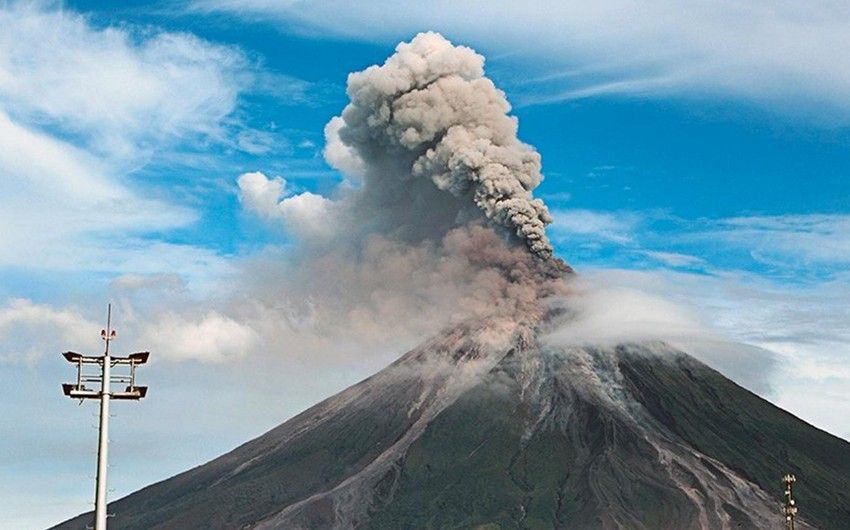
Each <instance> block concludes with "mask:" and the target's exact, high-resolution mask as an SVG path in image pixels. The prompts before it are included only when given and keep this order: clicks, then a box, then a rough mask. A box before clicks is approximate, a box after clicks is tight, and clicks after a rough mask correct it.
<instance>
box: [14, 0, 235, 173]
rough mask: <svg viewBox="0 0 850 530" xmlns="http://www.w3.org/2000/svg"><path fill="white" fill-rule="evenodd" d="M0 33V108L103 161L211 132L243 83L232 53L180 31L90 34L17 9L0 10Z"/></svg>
mask: <svg viewBox="0 0 850 530" xmlns="http://www.w3.org/2000/svg"><path fill="white" fill-rule="evenodd" d="M0 27H3V32H2V33H0V104H2V107H3V108H5V109H6V110H7V112H8V113H9V114H11V115H12V116H13V117H14V119H15V120H16V121H19V122H27V123H39V124H47V125H49V126H52V127H56V128H58V129H60V130H62V131H64V132H66V133H68V134H73V135H77V136H78V137H79V136H80V135H81V136H82V137H83V138H84V143H86V144H87V146H89V147H90V148H92V149H93V150H95V151H96V152H98V153H101V154H105V155H107V156H110V157H118V158H122V159H124V158H127V156H128V155H131V154H135V153H137V152H138V151H144V150H145V149H146V148H155V147H156V146H157V144H160V143H162V142H164V141H174V140H176V139H179V138H183V137H185V136H187V135H194V134H204V135H215V134H218V132H217V131H218V129H219V128H220V126H221V120H222V119H223V118H224V117H226V116H227V115H228V114H230V113H231V112H232V111H233V109H234V108H235V106H236V103H237V98H238V96H239V91H240V88H241V86H243V85H245V84H247V83H248V82H249V79H247V78H246V76H247V75H248V73H247V72H248V70H247V66H248V63H247V60H246V58H245V57H244V56H243V55H242V53H241V52H239V51H237V50H235V49H233V48H228V47H225V46H218V45H214V44H210V43H209V42H206V41H203V40H200V39H198V38H197V37H194V36H193V35H190V34H186V33H168V32H157V31H152V30H149V29H148V30H138V31H136V30H133V29H130V28H127V27H121V28H116V27H107V28H104V29H98V28H95V27H93V25H92V24H91V23H90V22H89V21H88V20H87V19H86V18H85V17H84V16H82V15H79V14H75V13H73V12H72V11H70V10H64V9H63V10H48V9H45V8H44V6H43V5H40V4H36V5H35V6H33V5H29V4H24V3H12V4H10V5H7V6H6V7H5V8H4V9H0Z"/></svg>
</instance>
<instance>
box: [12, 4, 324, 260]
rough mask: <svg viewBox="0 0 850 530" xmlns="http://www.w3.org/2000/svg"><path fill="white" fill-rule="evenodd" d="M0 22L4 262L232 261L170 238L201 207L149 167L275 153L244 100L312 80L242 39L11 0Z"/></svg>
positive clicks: (294, 91) (299, 88) (294, 90)
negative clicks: (284, 69)
mask: <svg viewBox="0 0 850 530" xmlns="http://www.w3.org/2000/svg"><path fill="white" fill-rule="evenodd" d="M0 27H2V28H3V31H2V32H0V136H2V138H3V142H2V143H0V268H4V267H16V268H20V269H30V270H60V271H68V270H70V271H77V270H79V271H99V272H114V273H123V272H139V273H156V272H161V271H163V270H166V267H168V266H174V264H173V262H174V261H181V260H182V261H183V263H186V264H191V265H189V267H188V268H184V267H180V266H178V267H177V268H179V269H181V270H185V271H187V273H194V272H199V271H200V269H203V268H206V273H205V274H207V275H209V274H218V273H219V272H221V271H222V270H224V269H226V268H227V265H226V263H225V260H223V259H221V258H219V257H218V256H217V255H216V252H215V251H211V250H209V249H205V248H200V247H196V246H194V245H192V244H191V243H173V242H170V241H168V240H167V239H163V237H164V236H163V234H167V233H168V232H169V231H171V230H175V229H188V228H190V227H191V226H192V225H193V224H194V223H196V222H197V221H198V219H199V217H200V215H201V212H200V211H198V209H197V208H196V205H195V204H193V203H192V202H191V201H187V200H186V198H185V197H182V196H178V195H176V194H178V193H181V192H180V190H181V187H180V186H171V185H169V186H165V185H163V182H165V181H163V180H159V179H158V178H157V177H156V175H150V173H149V172H148V173H146V172H145V171H144V168H145V167H146V166H148V165H151V164H152V163H153V162H154V161H155V162H156V163H157V164H163V163H164V164H166V165H168V166H169V173H174V172H175V171H178V172H179V170H177V169H176V168H175V167H174V166H175V164H177V165H180V164H190V165H191V164H199V165H200V167H204V168H209V167H210V158H209V157H210V154H211V153H212V152H220V151H226V150H229V151H232V150H237V151H241V152H244V153H247V154H261V153H266V152H268V151H269V150H271V149H274V148H275V147H276V146H277V139H276V136H275V135H273V134H271V133H270V132H267V131H262V130H257V129H253V128H252V126H251V125H250V124H249V123H247V122H245V121H244V120H243V115H244V113H242V112H241V109H240V106H241V105H242V99H243V98H244V97H246V95H248V94H254V93H258V92H261V93H263V94H265V95H268V96H271V97H282V96H283V95H284V94H287V95H288V96H292V97H293V98H294V99H298V98H297V97H296V96H298V94H304V93H305V92H306V91H307V90H308V88H309V84H308V83H305V82H302V81H299V80H297V79H294V78H290V77H287V76H285V75H282V74H276V73H274V72H269V71H266V70H264V69H263V68H262V67H261V65H260V64H259V62H258V60H257V59H253V58H251V57H249V56H247V55H246V54H245V53H244V52H243V51H241V50H240V49H238V48H236V47H231V46H225V45H220V44H214V43H211V42H208V41H205V40H203V39H200V38H198V37H196V36H194V35H192V34H189V33H183V32H171V31H165V30H161V29H157V28H153V27H134V26H131V25H121V26H107V27H102V26H99V25H97V24H95V23H94V22H93V21H92V20H91V19H90V18H88V17H87V16H85V15H82V14H79V13H76V12H74V11H73V10H71V9H66V8H62V6H59V5H57V4H53V3H25V2H10V3H6V4H3V5H2V6H0ZM202 152H203V154H202V155H199V153H202ZM197 156H203V157H204V158H205V160H204V161H198V160H195V159H193V157H197ZM140 175H144V176H140ZM150 177H154V178H150ZM166 180H167V181H168V182H169V184H174V183H175V178H171V179H166ZM152 234H156V235H152ZM178 257H179V259H177V258H178Z"/></svg>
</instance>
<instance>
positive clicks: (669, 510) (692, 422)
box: [56, 328, 850, 530]
mask: <svg viewBox="0 0 850 530" xmlns="http://www.w3.org/2000/svg"><path fill="white" fill-rule="evenodd" d="M475 334H476V331H475V330H473V329H468V328H458V329H455V330H454V331H453V332H451V333H448V334H446V335H444V336H441V337H439V338H438V339H436V340H432V341H431V342H429V343H427V344H425V345H423V346H422V347H420V348H417V349H416V350H414V351H412V352H410V353H408V354H407V355H405V356H404V357H402V358H401V359H400V360H398V361H397V362H395V363H394V364H392V365H391V366H389V367H388V368H386V369H385V370H383V371H381V372H379V373H378V374H376V375H375V376H373V377H371V378H369V379H367V380H365V381H363V382H361V383H359V384H357V385H355V386H353V387H351V388H349V389H347V390H345V391H343V392H341V393H340V394H338V395H336V396H334V397H332V398H330V399H328V400H326V401H324V402H322V403H320V404H318V405H316V406H315V407H313V408H311V409H309V410H307V411H305V412H304V413H302V414H300V415H299V416H297V417H295V418H293V419H292V420H290V421H287V422H286V423H284V424H283V425H281V426H280V427H277V428H276V429H274V430H272V431H270V432H268V433H267V434H265V435H263V436H261V437H259V438H257V439H256V440H253V441H251V442H248V443H246V444H245V445H243V446H241V447H239V448H237V449H236V450H234V451H232V452H230V453H228V454H226V455H224V456H222V457H220V458H218V459H216V460H213V461H212V462H210V463H208V464H205V465H203V466H200V467H198V468H195V469H193V470H191V471H188V472H186V473H183V474H181V475H178V476H176V477H173V478H171V479H169V480H166V481H163V482H160V483H158V484H154V485H152V486H149V487H147V488H145V489H142V490H140V491H138V492H136V493H134V494H132V495H129V496H127V497H125V498H123V499H121V500H119V501H116V502H114V503H112V504H111V505H110V507H109V511H110V512H111V513H115V517H114V518H112V519H110V527H111V528H113V529H146V530H147V529H165V528H169V529H193V528H204V529H206V528H252V529H266V528H285V529H296V528H315V529H320V528H321V529H324V528H376V529H378V528H380V529H407V528H409V529H414V528H416V529H419V528H482V529H499V528H503V529H508V528H530V529H532V528H578V529H583V528H624V529H666V528H669V529H688V528H711V529H714V528H777V527H779V525H781V516H780V515H779V506H780V501H781V495H780V484H779V478H780V477H781V476H782V474H784V473H786V472H794V473H796V474H797V476H798V479H799V482H798V492H797V496H798V500H799V504H800V506H801V515H802V517H803V521H804V522H803V524H802V525H800V528H811V527H817V528H822V529H846V528H848V524H850V523H849V522H850V444H848V443H847V442H845V441H843V440H841V439H839V438H836V437H834V436H831V435H829V434H827V433H825V432H823V431H820V430H818V429H816V428H814V427H812V426H810V425H808V424H806V423H805V422H803V421H801V420H799V419H797V418H796V417H794V416H792V415H791V414H788V413H787V412H784V411H783V410H781V409H779V408H777V407H775V406H773V405H771V404H770V403H768V402H767V401H764V400H763V399H761V398H759V397H757V396H756V395H754V394H752V393H750V392H748V391H747V390H745V389H743V388H741V387H739V386H737V385H736V384H734V383H733V382H731V381H729V380H728V379H726V378H725V377H723V376H722V375H721V374H719V373H717V372H716V371H714V370H712V369H710V368H708V367H707V366H705V365H704V364H702V363H700V362H699V361H697V360H695V359H693V358H692V357H690V356H688V355H686V354H684V353H681V352H678V351H675V350H673V349H671V348H669V347H667V346H665V345H663V344H660V343H658V344H645V345H621V346H618V347H613V348H587V347H563V346H552V345H543V346H541V345H532V344H524V343H522V342H521V341H516V342H515V343H514V344H513V347H511V348H508V349H505V350H503V351H500V352H499V353H496V354H494V353H492V352H489V353H484V349H483V348H482V347H481V346H480V344H481V340H479V339H472V338H470V337H473V336H475ZM90 520H91V519H90V516H81V517H78V518H76V519H73V520H71V521H68V522H66V523H63V524H61V525H59V526H57V527H56V528H59V529H63V530H64V529H82V528H84V527H85V525H86V524H87V523H89V522H90Z"/></svg>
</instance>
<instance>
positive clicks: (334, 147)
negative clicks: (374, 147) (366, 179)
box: [322, 116, 366, 181]
mask: <svg viewBox="0 0 850 530" xmlns="http://www.w3.org/2000/svg"><path fill="white" fill-rule="evenodd" d="M344 125H345V121H343V119H342V118H341V117H340V116H334V117H333V118H331V119H330V121H329V122H328V123H327V124H326V125H325V149H324V151H322V154H323V155H324V157H325V160H326V161H327V163H328V164H330V166H331V167H333V168H335V169H338V170H340V171H341V172H342V173H343V174H345V175H346V176H347V177H348V178H350V179H354V180H355V181H359V180H360V179H361V178H363V173H364V171H366V166H365V164H364V163H363V160H362V159H361V158H360V157H359V156H357V153H355V152H354V150H353V149H351V147H349V146H348V145H346V144H344V143H343V142H342V140H341V139H340V137H339V130H340V129H341V128H342V127H343V126H344Z"/></svg>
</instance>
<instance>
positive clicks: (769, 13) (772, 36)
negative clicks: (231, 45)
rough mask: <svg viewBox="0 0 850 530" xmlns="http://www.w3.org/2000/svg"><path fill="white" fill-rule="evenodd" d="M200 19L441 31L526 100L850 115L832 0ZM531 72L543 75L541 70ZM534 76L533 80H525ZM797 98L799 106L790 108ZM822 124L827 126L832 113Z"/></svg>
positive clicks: (258, 11) (200, 0)
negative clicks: (713, 103)
mask: <svg viewBox="0 0 850 530" xmlns="http://www.w3.org/2000/svg"><path fill="white" fill-rule="evenodd" d="M190 6H191V9H193V10H194V11H199V12H222V11H225V12H229V13H232V14H235V15H237V16H240V17H244V18H248V19H250V20H258V19H259V20H267V21H271V22H272V23H274V24H278V25H281V26H283V27H285V28H286V29H287V30H289V31H293V30H294V31H302V32H304V33H308V34H319V33H324V34H327V33H331V34H335V35H337V36H342V37H347V38H354V39H362V40H379V41H385V42H390V41H393V40H397V39H399V38H401V37H407V36H409V35H411V34H413V33H415V32H417V31H422V30H425V29H431V30H436V31H440V32H442V33H444V34H446V35H448V36H451V37H452V38H454V39H457V40H463V41H468V42H470V43H472V44H474V45H475V46H476V47H477V48H479V49H482V50H484V51H486V52H488V54H489V55H496V56H499V57H500V58H501V59H503V60H506V61H510V60H515V61H514V62H515V63H516V64H517V66H519V67H521V68H524V69H525V70H526V72H525V73H524V75H523V76H522V78H523V81H521V82H519V83H518V86H521V85H525V86H527V87H530V88H531V89H529V90H527V91H525V92H523V91H522V90H517V91H516V92H517V95H518V96H519V101H520V102H521V103H526V104H533V103H550V102H557V101H564V100H574V99H581V98H587V97H598V96H610V95H628V96H636V97H654V96H658V95H686V96H697V97H699V96H703V95H706V94H712V95H715V96H717V95H719V96H722V97H730V98H741V99H744V100H747V101H750V102H755V103H757V104H761V105H764V106H766V107H768V108H770V109H772V110H775V111H778V112H781V113H806V109H810V108H816V109H819V110H823V109H824V108H830V109H832V110H833V111H835V112H834V113H832V114H831V115H830V117H829V119H831V120H834V121H838V122H841V123H846V121H847V119H848V118H850V66H848V65H847V61H845V60H843V56H842V50H844V49H847V48H848V46H850V34H848V32H847V27H848V25H850V9H848V8H847V6H846V5H845V4H843V3H841V2H834V1H830V0H824V1H817V2H809V3H806V4H805V5H802V4H797V3H793V2H769V1H767V0H757V1H751V2H747V3H735V2H719V3H717V2H715V3H710V4H709V3H705V2H700V1H696V0H692V1H687V2H673V1H669V0H664V1H653V2H642V3H639V4H638V3H633V2H626V1H623V0H604V1H601V2H585V3H563V2H554V1H549V0H537V1H533V2H523V3H516V2H507V1H495V2H481V1H474V2H449V1H447V0H438V1H436V2H429V3H427V4H422V3H416V2H408V3H405V4H404V7H403V8H402V9H399V6H398V4H397V3H396V2H387V1H385V0H367V1H362V2H344V1H339V0H333V1H324V2H317V1H307V2H269V1H266V0H194V1H193V2H190ZM532 74H534V75H532ZM529 79H532V82H531V83H528V80H529ZM789 103H790V105H789ZM819 119H825V118H824V116H823V115H821V116H820V117H819Z"/></svg>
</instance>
